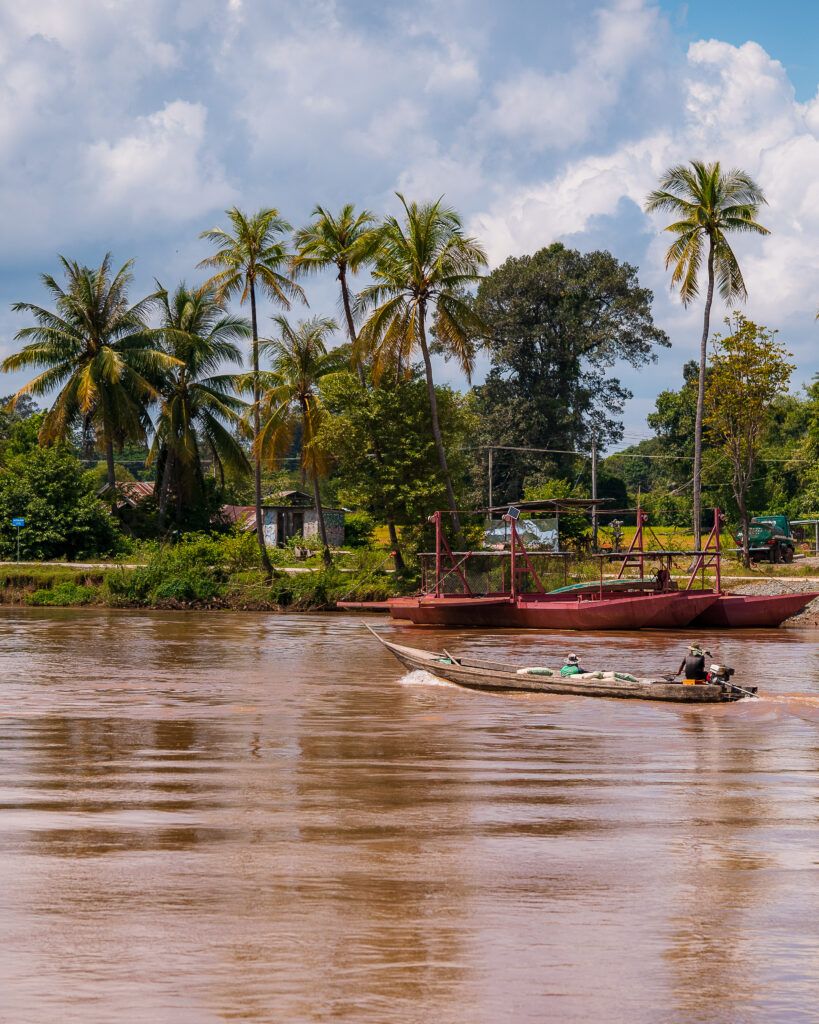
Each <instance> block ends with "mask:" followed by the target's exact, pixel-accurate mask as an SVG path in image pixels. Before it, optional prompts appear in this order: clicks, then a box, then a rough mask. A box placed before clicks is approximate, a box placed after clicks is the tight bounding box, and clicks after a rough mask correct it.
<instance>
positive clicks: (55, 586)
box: [0, 541, 399, 611]
mask: <svg viewBox="0 0 819 1024" xmlns="http://www.w3.org/2000/svg"><path fill="white" fill-rule="evenodd" d="M215 547H217V548H218V550H214V548H215ZM224 555H225V552H224V550H223V547H222V546H221V545H213V544H211V543H210V542H208V541H203V542H202V543H201V544H185V545H179V546H177V547H173V548H167V549H162V550H160V551H157V552H156V553H155V554H154V555H153V556H152V557H151V558H150V559H149V560H148V561H147V562H146V563H145V564H132V563H131V564H111V565H103V564H95V565H93V566H91V565H85V564H84V565H78V566H71V565H65V564H62V565H60V564H30V565H6V566H2V567H0V605H11V606H33V607H61V608H72V607H74V608H76V607H84V606H91V607H100V608H156V609H200V610H218V609H232V610H235V611H285V610H292V611H327V610H330V609H334V608H335V606H336V602H337V601H341V600H354V601H383V600H386V599H387V598H388V597H391V596H393V595H394V594H396V593H397V592H398V585H399V581H398V580H396V579H395V578H394V576H393V575H392V574H390V573H387V572H385V571H384V570H383V569H382V568H380V561H376V563H375V565H373V564H372V563H373V561H374V560H373V559H372V558H370V559H369V564H368V560H367V559H366V558H361V559H359V564H358V565H355V564H354V565H352V566H349V565H348V566H346V567H345V566H343V565H332V566H330V567H324V566H321V567H304V566H299V567H281V568H276V569H275V574H274V576H273V579H272V580H268V579H266V578H265V575H264V573H263V572H262V570H261V569H260V568H258V567H256V566H254V565H252V564H251V565H247V564H245V562H244V560H243V559H242V558H239V559H231V558H230V557H224Z"/></svg>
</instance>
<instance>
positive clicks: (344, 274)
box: [293, 203, 405, 572]
mask: <svg viewBox="0 0 819 1024" xmlns="http://www.w3.org/2000/svg"><path fill="white" fill-rule="evenodd" d="M313 218H314V219H313V221H312V222H311V223H310V224H308V225H307V226H306V227H304V228H302V229H301V230H300V231H297V232H296V234H295V237H294V241H295V246H296V255H295V257H294V259H293V270H294V272H295V273H296V274H299V273H317V272H319V271H321V270H324V269H326V268H327V267H334V268H335V270H336V278H337V280H338V283H339V288H340V289H341V306H342V309H343V310H344V319H345V321H346V324H347V335H348V337H349V339H350V344H351V346H352V354H353V355H352V358H353V364H354V368H355V371H356V373H357V374H358V379H359V381H360V382H361V387H362V388H366V386H367V374H366V371H365V369H364V365H363V363H362V360H361V358H360V352H359V348H358V345H357V342H358V337H357V335H356V329H355V320H354V319H353V306H352V299H351V297H350V284H349V280H348V275H349V274H355V273H357V272H358V271H359V270H361V269H362V267H364V266H366V265H367V264H368V263H371V262H372V260H373V258H374V256H375V253H376V251H377V249H378V246H379V245H380V241H381V235H380V232H379V230H378V228H377V227H376V220H375V217H374V216H373V214H371V213H370V212H369V211H368V210H364V211H363V212H362V213H359V214H356V212H355V207H354V206H353V204H352V203H347V204H346V205H345V206H343V207H342V208H341V211H340V213H339V214H338V215H336V216H334V215H333V214H332V213H329V212H328V211H327V210H325V209H324V207H323V206H316V207H315V208H314V210H313ZM372 445H373V456H374V458H375V461H376V463H377V464H378V465H379V466H383V465H384V457H383V455H382V454H381V449H380V447H379V444H378V438H377V437H373V438H372ZM385 518H386V520H387V531H388V533H389V537H390V547H391V548H392V551H393V552H394V556H393V557H394V558H395V567H396V569H397V570H398V571H399V572H403V570H404V567H405V566H404V559H403V556H402V554H401V546H400V544H399V541H398V531H397V529H396V526H395V516H394V515H393V514H392V513H391V512H390V511H389V510H385Z"/></svg>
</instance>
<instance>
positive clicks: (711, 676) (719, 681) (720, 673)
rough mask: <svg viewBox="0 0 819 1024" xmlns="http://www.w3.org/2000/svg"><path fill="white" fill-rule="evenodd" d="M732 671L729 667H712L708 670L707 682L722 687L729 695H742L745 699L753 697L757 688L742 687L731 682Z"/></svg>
mask: <svg viewBox="0 0 819 1024" xmlns="http://www.w3.org/2000/svg"><path fill="white" fill-rule="evenodd" d="M733 674H734V669H732V668H731V667H730V666H729V665H712V666H711V668H710V669H709V670H708V682H709V683H715V684H716V685H717V686H722V687H723V689H725V690H729V691H730V692H731V693H737V694H740V693H741V694H743V695H744V696H746V697H755V696H756V691H757V688H756V687H755V686H748V687H742V686H737V685H736V684H735V683H732V682H731V676H732V675H733Z"/></svg>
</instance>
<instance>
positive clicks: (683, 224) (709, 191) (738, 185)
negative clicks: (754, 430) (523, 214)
mask: <svg viewBox="0 0 819 1024" xmlns="http://www.w3.org/2000/svg"><path fill="white" fill-rule="evenodd" d="M766 202H767V200H766V199H765V195H764V193H763V191H762V189H761V188H760V187H759V185H757V184H756V182H755V181H754V180H753V178H751V176H750V175H748V174H746V173H745V171H741V170H739V169H737V168H734V169H732V170H730V171H723V170H722V168H721V167H720V164H719V162H715V163H711V164H706V163H703V162H702V161H700V160H692V161H691V163H690V165H689V166H686V165H684V164H679V165H677V166H676V167H669V169H668V170H667V171H666V172H665V174H664V175H663V176H662V178H661V179H660V187H659V189H656V190H655V191H654V192H652V193H651V194H650V195H649V196H648V198H647V199H646V204H645V209H646V212H647V213H659V212H665V211H668V212H669V213H671V214H672V216H673V217H674V218H675V220H674V221H673V223H671V224H669V225H668V227H666V229H665V230H666V231H670V232H671V233H672V234H673V235H676V238H675V240H674V242H672V244H671V245H670V246H669V249H668V252H667V253H666V256H665V265H666V269H668V268H669V267H673V270H672V274H671V286H672V288H675V287H678V288H679V290H680V298H681V299H682V302H683V305H684V306H687V305H688V304H689V303H691V302H693V300H694V299H696V298H697V296H698V295H699V278H700V270H701V268H702V262H703V257H704V256H705V259H706V272H707V281H708V290H707V291H706V295H705V311H704V314H703V325H702V339H701V341H700V374H699V388H698V390H697V416H696V421H695V427H694V480H693V484H694V537H695V543H696V547H697V548H699V547H700V544H701V539H702V538H701V527H702V424H703V409H704V405H705V362H706V355H707V348H708V332H709V329H710V323H711V303H712V301H713V298H714V283H715V282H716V284H717V287H718V288H719V293H720V295H721V296H722V299H723V301H724V302H725V303H726V304H727V303H729V302H732V301H733V300H734V299H737V298H739V299H743V300H744V299H746V298H747V297H748V293H747V291H746V289H745V281H744V280H743V278H742V271H741V270H740V268H739V263H738V262H737V258H736V256H735V254H734V252H733V250H732V249H731V246H730V245H729V244H728V239H727V235H728V234H729V233H730V232H753V233H755V234H757V235H767V234H770V232H769V231H768V229H767V228H765V227H763V226H762V225H761V224H759V223H758V222H757V219H756V218H757V215H758V214H759V207H760V206H761V205H762V204H763V203H766ZM706 245H707V254H706Z"/></svg>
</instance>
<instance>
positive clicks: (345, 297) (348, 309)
mask: <svg viewBox="0 0 819 1024" xmlns="http://www.w3.org/2000/svg"><path fill="white" fill-rule="evenodd" d="M338 281H339V284H340V286H341V303H342V305H343V306H344V317H345V319H346V321H347V333H348V334H349V336H350V344H351V345H352V346H353V348H355V343H356V341H358V336H357V335H356V330H355V321H354V320H353V309H352V304H351V302H350V288H349V285H348V284H347V268H346V267H345V266H340V267H339V268H338ZM353 364H354V366H355V369H356V373H357V374H358V381H359V383H360V384H361V387H362V390H366V388H367V375H366V373H365V372H364V365H363V363H362V361H361V360H360V359H359V358H358V356H357V355H354V356H353ZM372 441H373V454H374V455H375V461H376V462H377V463H378V465H379V466H383V465H384V456H383V455H382V454H381V449H380V448H379V446H378V439H377V438H376V437H375V436H373V439H372ZM384 517H385V519H386V520H387V531H388V532H389V535H390V546H391V548H392V550H393V551H394V552H395V554H394V556H393V557H394V559H395V568H396V570H397V571H398V572H403V571H404V569H405V568H406V566H405V564H404V558H403V556H402V554H401V548H400V546H399V543H398V532H397V530H396V529H395V516H393V515H392V514H391V513H390V512H388V511H387V510H386V509H385V510H384Z"/></svg>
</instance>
